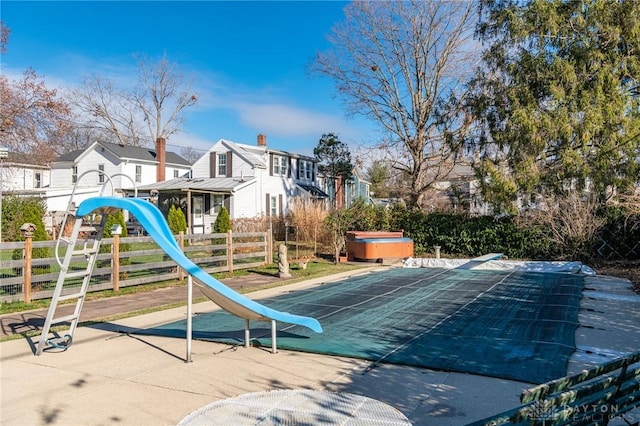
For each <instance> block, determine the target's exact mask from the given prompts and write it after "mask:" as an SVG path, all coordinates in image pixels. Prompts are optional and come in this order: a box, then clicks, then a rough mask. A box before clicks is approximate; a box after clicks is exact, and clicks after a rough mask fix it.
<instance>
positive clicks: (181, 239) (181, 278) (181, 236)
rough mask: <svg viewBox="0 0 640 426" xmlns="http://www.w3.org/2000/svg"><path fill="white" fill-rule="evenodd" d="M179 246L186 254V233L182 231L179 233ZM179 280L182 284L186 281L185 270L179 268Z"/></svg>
mask: <svg viewBox="0 0 640 426" xmlns="http://www.w3.org/2000/svg"><path fill="white" fill-rule="evenodd" d="M178 245H179V246H180V250H182V251H183V252H184V232H183V231H180V232H179V233H178ZM178 280H179V281H180V282H182V281H184V269H182V268H181V267H179V266H178Z"/></svg>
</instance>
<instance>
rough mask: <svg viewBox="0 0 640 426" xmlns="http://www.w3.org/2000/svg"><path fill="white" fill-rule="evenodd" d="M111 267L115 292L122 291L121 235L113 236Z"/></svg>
mask: <svg viewBox="0 0 640 426" xmlns="http://www.w3.org/2000/svg"><path fill="white" fill-rule="evenodd" d="M111 253H112V256H111V266H112V270H113V273H112V274H111V279H112V281H113V291H114V292H118V291H120V235H119V234H114V235H113V244H112V245H111Z"/></svg>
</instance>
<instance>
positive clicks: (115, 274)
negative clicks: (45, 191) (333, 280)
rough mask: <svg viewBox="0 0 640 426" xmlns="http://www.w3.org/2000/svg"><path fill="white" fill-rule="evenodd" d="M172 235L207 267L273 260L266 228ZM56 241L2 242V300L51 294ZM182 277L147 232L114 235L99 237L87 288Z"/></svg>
mask: <svg viewBox="0 0 640 426" xmlns="http://www.w3.org/2000/svg"><path fill="white" fill-rule="evenodd" d="M176 239H177V241H178V243H179V244H180V246H181V247H182V249H183V251H184V252H185V254H186V255H187V257H189V259H191V260H192V261H193V262H194V263H195V264H197V265H198V266H199V267H200V268H202V269H203V270H205V271H206V272H208V273H214V272H233V271H234V270H236V269H248V268H254V267H258V266H264V265H265V264H269V263H271V262H272V261H273V257H272V253H273V250H272V242H271V240H270V238H269V235H268V233H266V232H242V233H238V232H236V233H233V232H231V231H229V232H228V233H224V234H187V235H183V234H182V233H181V234H180V235H178V236H176ZM55 245H56V242H55V241H29V240H27V241H19V242H3V243H2V246H1V247H0V302H14V301H25V302H27V303H28V302H30V301H31V300H35V299H47V298H50V297H51V296H52V294H53V290H54V288H55V285H56V282H57V280H58V275H59V272H60V267H59V265H58V262H57V261H56V259H55V254H54V250H55ZM62 256H63V254H61V257H62ZM9 259H10V260H9ZM83 268H86V264H85V266H83V265H81V264H78V265H74V264H72V265H70V269H83ZM184 278H185V273H184V271H182V269H181V268H178V267H177V265H176V263H175V262H174V261H173V260H171V258H170V257H169V256H167V255H166V254H165V253H164V251H163V250H162V249H161V248H159V247H158V246H157V245H156V244H155V243H154V242H153V240H152V239H151V237H123V238H120V237H117V236H116V237H114V238H105V239H103V240H102V246H101V250H100V254H98V257H97V260H96V265H95V268H94V269H93V274H92V277H91V282H90V285H89V290H88V291H99V290H107V289H113V290H114V291H118V290H119V289H120V288H122V287H128V286H135V285H140V284H149V283H158V282H163V281H172V280H183V279H184ZM81 284H82V280H81V279H79V278H78V279H69V280H67V281H65V285H64V288H65V289H67V288H69V289H71V288H74V287H79V286H80V285H81Z"/></svg>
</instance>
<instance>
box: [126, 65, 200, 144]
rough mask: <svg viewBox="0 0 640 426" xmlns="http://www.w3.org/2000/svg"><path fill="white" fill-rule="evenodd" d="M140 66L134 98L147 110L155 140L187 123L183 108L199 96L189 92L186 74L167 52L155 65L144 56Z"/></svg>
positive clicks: (152, 135)
mask: <svg viewBox="0 0 640 426" xmlns="http://www.w3.org/2000/svg"><path fill="white" fill-rule="evenodd" d="M138 68H139V70H140V82H139V85H138V90H137V91H136V93H135V101H136V103H137V105H138V107H139V108H140V110H141V111H142V113H143V114H144V121H145V122H146V123H147V129H148V131H149V136H151V139H152V140H154V141H155V140H157V139H158V138H168V137H169V136H170V135H172V134H174V133H176V132H178V131H180V129H181V126H182V124H183V123H184V115H183V110H184V109H185V108H187V107H189V106H192V105H195V103H196V102H197V101H198V97H197V96H196V95H195V94H193V93H191V92H190V90H189V88H188V86H186V84H185V81H184V76H183V75H182V74H180V73H178V72H177V70H176V66H175V65H174V64H172V63H171V62H169V61H168V60H167V57H166V55H165V56H163V57H162V59H161V60H160V61H159V62H158V63H156V64H153V66H152V65H151V64H150V63H149V61H148V60H146V59H144V58H143V59H141V60H140V61H139V62H138ZM167 112H168V114H166V115H165V113H167Z"/></svg>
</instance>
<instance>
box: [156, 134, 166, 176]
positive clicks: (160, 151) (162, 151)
mask: <svg viewBox="0 0 640 426" xmlns="http://www.w3.org/2000/svg"><path fill="white" fill-rule="evenodd" d="M156 160H158V165H157V166H156V167H157V168H156V182H163V181H164V172H165V169H166V168H167V141H166V139H165V138H157V139H156Z"/></svg>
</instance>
